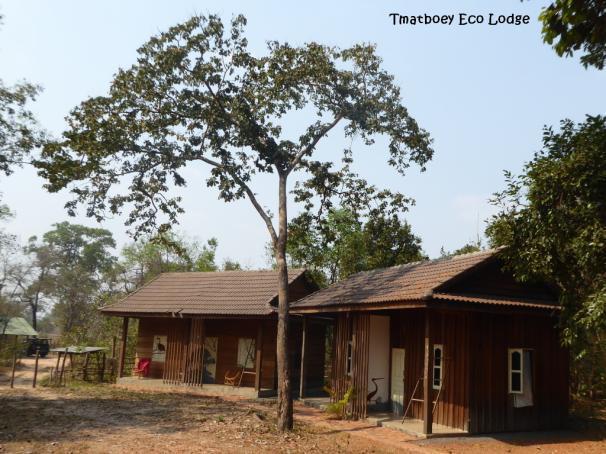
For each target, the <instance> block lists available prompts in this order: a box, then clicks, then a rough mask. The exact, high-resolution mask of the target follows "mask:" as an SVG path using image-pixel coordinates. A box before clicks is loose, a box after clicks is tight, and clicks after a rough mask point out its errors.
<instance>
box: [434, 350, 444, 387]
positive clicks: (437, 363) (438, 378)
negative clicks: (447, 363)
mask: <svg viewBox="0 0 606 454" xmlns="http://www.w3.org/2000/svg"><path fill="white" fill-rule="evenodd" d="M443 359H444V347H443V346H442V345H439V344H436V345H434V346H433V384H432V387H433V389H440V388H441V387H442V372H443V370H444V367H443V362H442V361H443Z"/></svg>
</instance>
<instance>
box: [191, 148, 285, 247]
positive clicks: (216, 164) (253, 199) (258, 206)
mask: <svg viewBox="0 0 606 454" xmlns="http://www.w3.org/2000/svg"><path fill="white" fill-rule="evenodd" d="M199 159H200V160H201V161H203V162H205V163H207V164H209V165H211V166H213V167H217V168H219V169H222V170H223V171H225V172H227V173H228V174H229V175H230V176H231V177H232V178H233V179H234V181H235V182H236V184H237V185H238V186H240V187H241V188H242V189H243V190H244V192H246V195H247V196H248V199H249V200H250V203H252V204H253V206H254V207H255V209H256V210H257V212H258V213H259V215H260V216H261V218H262V219H263V221H264V222H265V225H266V226H267V230H268V231H269V235H270V236H271V240H272V243H273V244H274V245H275V244H276V243H277V241H278V235H277V234H276V230H275V229H274V225H273V224H272V222H271V218H270V217H269V215H268V214H267V213H266V212H265V210H264V209H263V207H262V206H261V204H260V203H259V201H258V200H257V198H256V196H255V194H254V192H252V190H251V189H250V187H249V186H248V185H247V184H246V183H245V182H244V181H243V180H242V179H241V178H240V177H239V176H238V175H236V173H235V172H234V171H233V170H232V169H230V168H229V167H226V166H225V165H223V164H221V163H220V162H217V161H214V160H212V159H209V158H206V157H204V156H200V158H199Z"/></svg>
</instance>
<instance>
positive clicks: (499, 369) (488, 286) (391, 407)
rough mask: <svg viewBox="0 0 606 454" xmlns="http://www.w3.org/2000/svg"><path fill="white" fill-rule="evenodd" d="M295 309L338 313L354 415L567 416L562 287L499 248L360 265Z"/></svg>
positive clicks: (540, 420)
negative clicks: (535, 278) (515, 268)
mask: <svg viewBox="0 0 606 454" xmlns="http://www.w3.org/2000/svg"><path fill="white" fill-rule="evenodd" d="M291 310H292V312H294V313H298V314H302V315H305V316H306V317H309V318H310V319H313V317H316V316H319V315H321V316H323V317H326V316H331V317H333V318H334V320H335V326H334V335H333V339H334V342H333V347H332V350H333V354H332V365H331V386H332V388H333V390H334V392H335V396H334V398H336V399H340V398H342V396H343V395H344V394H345V392H346V391H347V390H348V389H349V388H352V389H353V396H352V400H351V413H352V415H353V416H354V417H356V418H364V417H366V416H367V415H368V414H369V413H372V412H373V411H374V410H380V411H385V410H388V411H390V412H392V413H393V414H394V415H395V416H397V417H399V418H402V417H403V416H406V418H412V419H416V420H421V421H422V426H421V427H422V432H423V433H425V434H431V433H432V430H433V424H434V423H435V424H439V425H440V426H439V427H443V426H446V427H450V428H453V429H457V430H459V431H463V432H467V433H488V432H501V431H522V430H538V429H552V428H559V427H562V426H563V425H564V424H565V421H566V419H567V414H568V360H569V357H568V352H567V350H566V349H565V348H563V347H562V346H561V343H560V339H559V335H558V331H557V329H556V323H557V319H558V313H559V308H558V304H557V296H556V293H555V292H554V290H553V289H552V288H549V287H548V286H546V285H542V284H521V283H518V282H516V281H515V280H514V279H513V277H512V275H511V274H510V273H508V272H507V271H505V270H504V269H503V265H502V262H501V260H500V259H499V257H498V252H496V251H485V252H479V253H474V254H466V255H461V256H454V257H449V258H441V259H437V260H429V261H424V262H416V263H412V264H407V265H402V266H396V267H392V268H386V269H379V270H373V271H369V272H362V273H358V274H355V275H353V276H351V277H350V278H348V279H345V280H343V281H341V282H339V283H337V284H335V285H333V286H331V287H329V288H326V289H323V290H320V291H318V292H315V293H313V294H311V295H309V296H307V297H304V298H303V299H301V300H300V301H298V302H296V303H295V304H294V305H293V306H292V309H291ZM375 391H376V392H375ZM371 393H372V394H373V395H372V396H370V401H368V397H369V395H370V394H371Z"/></svg>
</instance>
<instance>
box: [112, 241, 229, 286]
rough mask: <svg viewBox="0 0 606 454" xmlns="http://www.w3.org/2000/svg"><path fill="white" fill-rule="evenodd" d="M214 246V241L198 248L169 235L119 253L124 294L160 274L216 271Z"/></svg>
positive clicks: (132, 245) (215, 246) (193, 242)
mask: <svg viewBox="0 0 606 454" xmlns="http://www.w3.org/2000/svg"><path fill="white" fill-rule="evenodd" d="M217 245H218V242H217V240H216V239H215V238H211V239H210V240H208V241H207V242H206V244H204V245H202V246H201V245H200V244H199V243H198V242H197V241H188V240H186V239H185V238H183V237H181V236H178V235H176V234H174V233H172V232H168V233H164V234H163V235H161V236H155V237H147V238H143V239H140V240H139V241H136V242H134V243H132V244H130V245H128V246H126V247H125V248H124V249H123V250H122V256H123V260H122V261H121V263H120V266H121V267H122V269H123V272H124V273H126V275H127V277H126V288H125V291H127V292H130V291H132V290H134V288H137V287H140V286H142V285H143V284H145V283H147V282H149V281H150V280H151V279H153V278H154V277H156V276H157V275H158V274H160V273H166V272H174V271H216V270H217V265H216V263H215V255H216V251H217ZM133 285H134V288H132V286H133Z"/></svg>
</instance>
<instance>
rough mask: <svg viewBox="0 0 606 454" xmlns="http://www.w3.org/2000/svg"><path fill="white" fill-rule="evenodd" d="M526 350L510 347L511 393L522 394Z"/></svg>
mask: <svg viewBox="0 0 606 454" xmlns="http://www.w3.org/2000/svg"><path fill="white" fill-rule="evenodd" d="M523 356H524V350H523V349H521V348H510V349H509V393H510V394H522V393H523V391H524V385H523V382H522V377H523V375H524V363H523Z"/></svg>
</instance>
